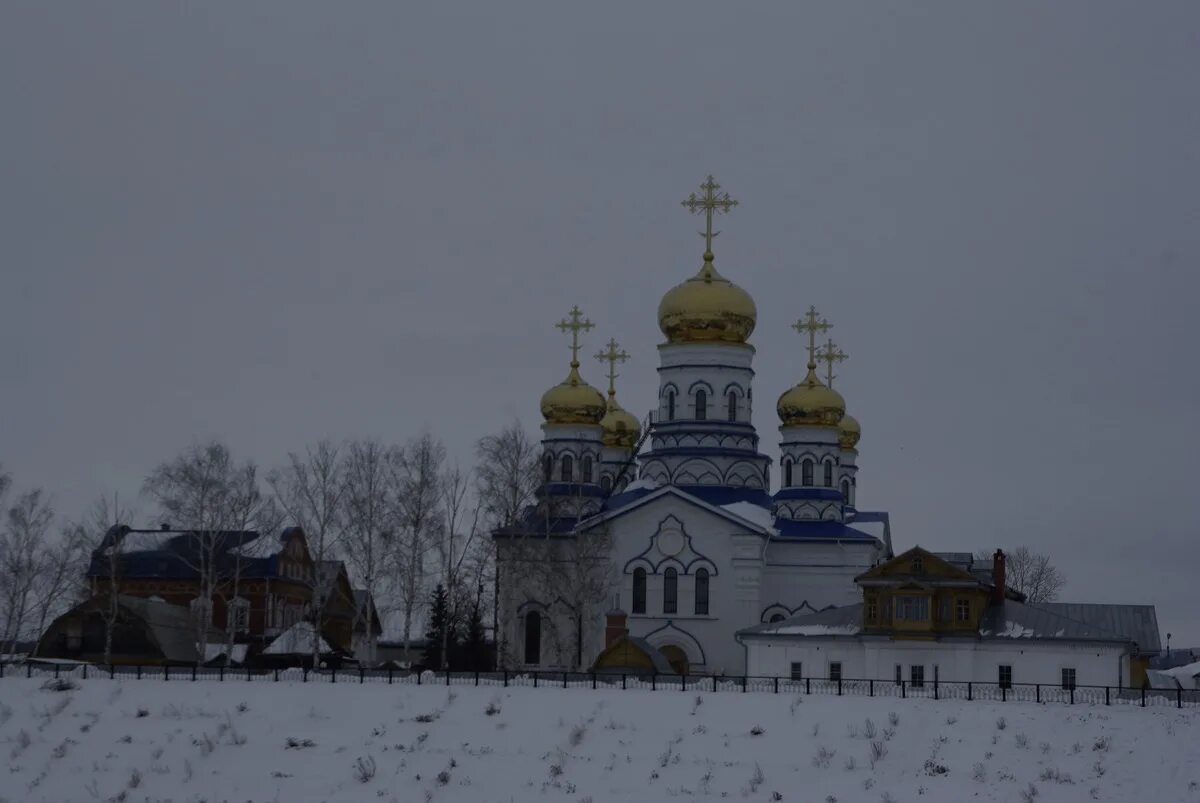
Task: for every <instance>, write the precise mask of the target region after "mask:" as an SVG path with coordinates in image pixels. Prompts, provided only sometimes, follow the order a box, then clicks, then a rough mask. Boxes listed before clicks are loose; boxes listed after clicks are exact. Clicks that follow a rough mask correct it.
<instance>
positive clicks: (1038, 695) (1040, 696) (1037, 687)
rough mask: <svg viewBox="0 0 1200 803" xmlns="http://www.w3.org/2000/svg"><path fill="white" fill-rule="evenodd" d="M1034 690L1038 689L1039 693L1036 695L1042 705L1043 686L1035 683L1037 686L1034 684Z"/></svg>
mask: <svg viewBox="0 0 1200 803" xmlns="http://www.w3.org/2000/svg"><path fill="white" fill-rule="evenodd" d="M1034 688H1035V689H1037V692H1036V695H1037V702H1039V703H1040V702H1041V701H1042V684H1040V683H1035V684H1034Z"/></svg>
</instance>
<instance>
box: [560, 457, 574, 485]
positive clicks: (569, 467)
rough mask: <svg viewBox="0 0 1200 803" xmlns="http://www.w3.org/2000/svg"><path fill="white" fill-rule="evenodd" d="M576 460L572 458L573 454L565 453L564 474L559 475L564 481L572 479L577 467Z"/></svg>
mask: <svg viewBox="0 0 1200 803" xmlns="http://www.w3.org/2000/svg"><path fill="white" fill-rule="evenodd" d="M574 462H575V461H573V460H572V459H571V455H569V454H565V455H563V456H562V474H561V475H560V476H559V479H560V480H562V481H563V482H570V481H571V475H572V474H573V473H574V469H575V465H574Z"/></svg>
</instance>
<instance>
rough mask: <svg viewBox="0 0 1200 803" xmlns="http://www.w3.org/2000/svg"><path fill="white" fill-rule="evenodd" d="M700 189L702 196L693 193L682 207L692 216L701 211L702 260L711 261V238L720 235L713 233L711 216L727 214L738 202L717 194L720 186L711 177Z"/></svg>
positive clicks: (727, 195) (726, 194)
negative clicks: (702, 219)
mask: <svg viewBox="0 0 1200 803" xmlns="http://www.w3.org/2000/svg"><path fill="white" fill-rule="evenodd" d="M700 189H702V190H704V194H703V195H697V194H696V193H694V192H693V193H692V194H691V195H689V196H688V199H687V200H686V201H684V202H683V205H684V207H686V208H687V210H688V211H689V212H691V213H692V214H695V213H696V212H699V211H701V210H703V211H704V231H702V232H700V236H701V237H703V238H704V259H705V260H711V259H712V241H713V237H716V236H717V235H718V234H720V233H721V232H719V231H713V227H712V222H713V215H715V214H719V213H721V212H725V213H727V214H728V212H729V210H730V209H732V208H733V207H735V206H737V205H738V202H737V201H735V200H733V199H732V198H730V197H729V193H727V192H717V190H719V189H721V185H720V184H718V183H717V182H715V181H713V177H712V176H711V175H710V176H709V177H708V180H707V181H705V182H704V183H703V184H701V185H700Z"/></svg>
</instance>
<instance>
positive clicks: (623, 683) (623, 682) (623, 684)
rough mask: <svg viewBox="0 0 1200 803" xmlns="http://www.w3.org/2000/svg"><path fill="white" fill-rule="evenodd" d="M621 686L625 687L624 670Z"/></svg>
mask: <svg viewBox="0 0 1200 803" xmlns="http://www.w3.org/2000/svg"><path fill="white" fill-rule="evenodd" d="M621 688H622V689H624V688H625V673H624V672H622V673H621Z"/></svg>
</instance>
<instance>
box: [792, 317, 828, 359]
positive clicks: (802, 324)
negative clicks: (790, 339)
mask: <svg viewBox="0 0 1200 803" xmlns="http://www.w3.org/2000/svg"><path fill="white" fill-rule="evenodd" d="M792 328H793V329H795V330H796V331H797V332H799V333H800V334H804V333H805V332H807V333H808V367H809V368H810V369H813V370H815V369H816V367H817V333H818V332H828V331H829V330H830V329H832V328H833V324H831V323H830V322H829V321H827V320H825V319H824V318H822V317H821V313H819V312H817V308H816V307H812V306H810V307H809V308H808V312H806V313H804V317H803V318H802V319H800V320H798V321H796V322H795V323H794V324H792Z"/></svg>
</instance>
